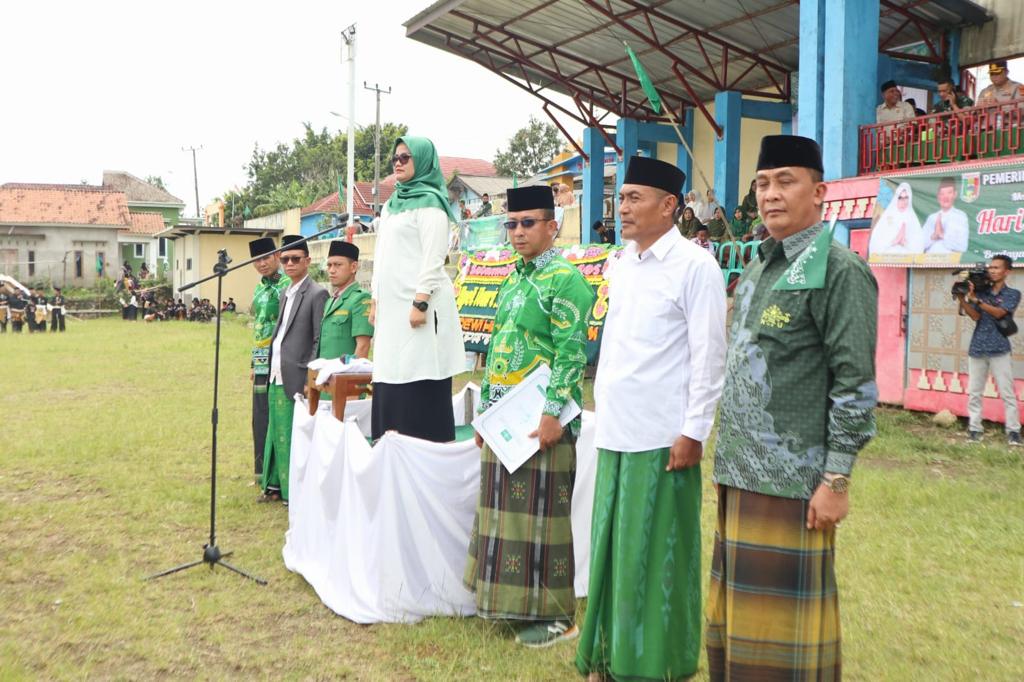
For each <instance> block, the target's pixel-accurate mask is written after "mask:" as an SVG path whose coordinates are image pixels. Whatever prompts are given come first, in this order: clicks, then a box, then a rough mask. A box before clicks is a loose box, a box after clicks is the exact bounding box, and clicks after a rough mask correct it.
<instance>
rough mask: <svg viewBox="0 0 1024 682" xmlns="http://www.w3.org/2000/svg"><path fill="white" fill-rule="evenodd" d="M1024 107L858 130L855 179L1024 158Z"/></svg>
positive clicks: (1005, 106)
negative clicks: (921, 169) (874, 174)
mask: <svg viewBox="0 0 1024 682" xmlns="http://www.w3.org/2000/svg"><path fill="white" fill-rule="evenodd" d="M1022 107H1024V102H1021V103H1018V102H1012V103H1008V104H996V105H993V106H988V107H973V108H971V109H961V110H960V111H950V112H946V113H942V114H928V115H926V116H919V117H917V118H913V119H910V120H907V121H900V122H899V123H883V124H878V125H868V126H861V127H860V169H859V172H858V174H859V175H869V174H871V173H884V172H888V171H896V170H902V169H907V168H922V167H927V166H929V165H932V164H942V163H957V162H960V161H974V160H979V159H993V158H999V157H1004V156H1013V155H1015V154H1024V125H1022V118H1024V108H1022Z"/></svg>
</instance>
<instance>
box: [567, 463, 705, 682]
mask: <svg viewBox="0 0 1024 682" xmlns="http://www.w3.org/2000/svg"><path fill="white" fill-rule="evenodd" d="M668 457H669V449H668V448H661V449H658V450H648V451H646V452H615V451H611V450H602V449H599V450H598V464H597V482H596V483H595V486H594V515H593V527H592V531H591V540H590V589H589V594H588V600H587V614H586V618H585V620H584V624H583V630H582V632H581V633H580V641H579V646H578V648H577V650H576V667H577V668H578V669H579V671H580V672H581V673H583V674H584V675H587V674H590V673H595V672H596V673H602V674H604V675H610V676H612V677H614V678H615V679H617V680H619V679H651V680H677V679H683V678H686V677H688V676H690V675H693V674H694V673H695V672H696V670H697V659H698V657H699V655H700V642H701V604H700V601H701V599H700V590H701V575H700V502H701V498H700V496H701V492H700V489H701V480H700V467H699V466H695V467H691V468H689V469H684V470H682V471H673V472H667V471H665V467H666V466H667V465H668Z"/></svg>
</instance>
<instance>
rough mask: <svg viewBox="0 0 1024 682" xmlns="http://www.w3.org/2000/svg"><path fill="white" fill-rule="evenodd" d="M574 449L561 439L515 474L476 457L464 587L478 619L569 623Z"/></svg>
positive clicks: (487, 457) (489, 455) (489, 456)
mask: <svg viewBox="0 0 1024 682" xmlns="http://www.w3.org/2000/svg"><path fill="white" fill-rule="evenodd" d="M575 479H576V445H575V441H574V440H573V439H572V438H571V437H570V436H568V435H566V436H563V438H562V441H561V442H560V443H558V444H557V445H555V446H554V447H553V448H549V449H547V450H544V451H542V452H538V453H537V454H535V455H534V456H533V457H531V458H530V459H529V460H527V461H526V463H525V464H523V465H522V466H521V467H519V468H518V469H516V472H515V473H514V474H510V473H508V470H507V469H506V468H505V467H504V465H503V464H502V463H501V462H499V461H498V458H497V457H495V456H494V452H492V451H491V448H490V446H488V445H486V444H485V445H484V447H483V450H482V451H481V453H480V498H479V502H478V503H477V512H476V519H475V520H474V521H473V531H472V534H471V535H470V538H469V561H468V562H467V563H466V572H465V576H464V578H463V583H464V584H465V585H466V587H467V589H469V590H470V591H472V592H476V610H477V615H479V616H481V617H483V618H507V619H511V620H529V621H548V620H568V621H570V622H571V621H572V620H573V619H574V617H575V611H576V592H575V590H574V588H573V580H574V578H575V564H574V559H573V549H572V516H571V511H572V491H573V484H574V482H575Z"/></svg>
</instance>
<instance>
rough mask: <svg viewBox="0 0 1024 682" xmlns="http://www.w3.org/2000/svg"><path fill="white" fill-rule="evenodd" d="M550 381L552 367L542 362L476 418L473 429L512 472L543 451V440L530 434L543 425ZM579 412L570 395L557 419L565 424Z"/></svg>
mask: <svg viewBox="0 0 1024 682" xmlns="http://www.w3.org/2000/svg"><path fill="white" fill-rule="evenodd" d="M549 383H551V368H550V367H548V366H547V365H541V366H540V367H538V368H537V369H535V370H534V371H533V372H531V373H530V375H529V376H527V377H526V378H525V379H523V381H522V382H520V383H519V384H517V385H516V386H515V387H514V388H513V389H512V390H510V391H509V392H508V393H506V394H505V395H503V396H502V397H501V398H500V399H499V400H498V402H496V403H494V404H493V405H491V406H490V407H489V408H487V410H486V411H485V412H484V413H483V414H481V415H479V416H478V417H477V418H476V419H474V420H473V428H474V429H476V432H477V433H479V434H480V437H481V438H483V439H484V441H486V443H487V444H488V445H490V446H491V450H492V451H493V452H494V455H495V456H496V457H497V458H498V460H499V461H500V462H501V463H502V464H503V465H504V466H505V468H506V469H507V470H508V472H509V473H510V474H511V473H515V471H516V469H518V468H519V467H521V466H522V465H523V463H524V462H526V461H527V460H528V459H530V458H531V457H533V455H534V454H536V453H537V451H539V450H540V439H539V438H537V437H536V436H534V437H532V438H531V437H530V435H529V434H531V433H533V432H534V431H536V430H537V426H538V424H540V418H541V415H542V414H543V413H544V402H545V401H546V400H547V390H548V384H549ZM580 412H581V410H580V406H579V405H578V404H577V403H576V401H575V400H572V399H571V398H570V399H569V401H568V402H567V403H566V404H565V406H564V407H563V408H562V412H561V414H559V415H558V421H559V422H560V423H561V424H562V426H565V425H566V424H568V423H569V422H571V421H572V420H573V419H575V418H576V416H577V415H578V414H580Z"/></svg>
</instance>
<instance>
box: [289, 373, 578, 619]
mask: <svg viewBox="0 0 1024 682" xmlns="http://www.w3.org/2000/svg"><path fill="white" fill-rule="evenodd" d="M477 397H478V393H477V390H476V387H475V386H473V385H470V386H468V387H467V389H466V390H464V391H463V392H462V393H460V394H459V395H457V396H455V397H453V399H452V408H453V410H454V413H455V422H456V424H464V423H466V422H465V417H466V412H467V410H466V401H467V400H469V401H471V402H472V403H473V404H475V402H476V400H477ZM470 408H472V405H470ZM469 414H470V415H472V414H473V411H472V409H470V412H469ZM369 418H370V409H369V401H353V402H350V403H349V404H348V406H347V407H346V410H345V423H344V424H343V423H341V422H339V421H338V420H337V419H335V418H334V417H333V415H331V413H330V403H329V401H324V402H323V403H322V404H321V409H320V410H319V411H318V412H317V414H316V415H314V416H310V415H309V408H308V406H307V404H305V403H304V402H303V401H296V405H295V419H294V425H293V427H292V429H293V430H292V448H291V469H290V472H289V481H290V488H291V495H290V506H289V508H288V532H287V533H286V534H285V545H284V550H283V552H282V554H283V556H284V562H285V566H287V567H288V569H289V570H291V571H295V572H296V573H299V574H300V575H302V576H303V577H304V578H305V579H306V581H307V582H308V583H309V584H310V585H311V586H312V587H313V589H314V590H316V593H317V595H318V596H319V597H320V599H321V600H322V601H323V603H324V604H325V605H326V606H327V607H328V608H329V609H331V610H332V611H334V612H335V613H337V614H338V615H341V616H344V617H345V618H348V619H350V620H353V621H355V622H357V623H377V622H415V621H417V620H420V619H421V618H423V617H426V616H432V615H461V616H468V615H472V614H473V613H474V612H475V608H474V599H473V595H472V593H470V592H469V591H467V590H466V589H465V588H464V587H463V586H462V573H463V569H464V568H465V565H466V548H467V547H468V545H469V533H470V530H471V528H472V526H473V515H474V513H475V511H476V502H477V495H478V492H479V489H480V451H479V450H478V449H477V447H476V445H475V444H474V443H473V441H472V440H470V441H464V442H460V443H447V444H438V443H431V442H428V441H423V440H419V439H417V438H410V437H408V436H402V435H398V434H394V433H392V434H387V435H385V436H384V437H383V438H381V439H380V440H379V441H378V442H377V444H376V445H374V446H373V447H372V448H371V447H370V445H369V444H368V443H367V442H366V438H365V434H367V433H368V432H369ZM596 469H597V457H596V452H595V450H594V447H593V413H590V412H584V415H583V432H582V434H581V437H580V439H579V442H578V443H577V470H576V491H575V493H574V495H573V509H572V524H573V542H574V546H575V554H576V582H575V586H576V594H577V595H579V596H585V595H586V590H587V580H588V576H589V570H588V569H589V559H590V514H591V507H592V505H593V498H594V476H595V473H596Z"/></svg>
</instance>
